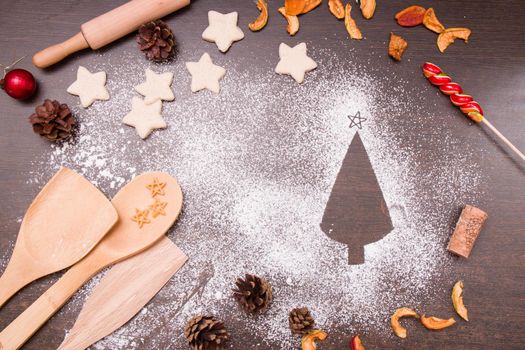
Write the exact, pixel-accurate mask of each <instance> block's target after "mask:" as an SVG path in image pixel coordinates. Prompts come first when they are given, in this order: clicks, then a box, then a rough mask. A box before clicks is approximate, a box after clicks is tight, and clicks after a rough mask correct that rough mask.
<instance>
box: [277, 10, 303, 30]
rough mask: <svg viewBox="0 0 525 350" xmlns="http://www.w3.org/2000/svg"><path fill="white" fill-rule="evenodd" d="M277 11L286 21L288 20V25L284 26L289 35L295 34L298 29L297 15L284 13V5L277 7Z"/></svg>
mask: <svg viewBox="0 0 525 350" xmlns="http://www.w3.org/2000/svg"><path fill="white" fill-rule="evenodd" d="M278 11H279V13H280V14H281V15H283V16H284V18H286V22H288V25H287V26H286V31H287V32H288V34H290V35H292V36H293V35H295V34H297V32H298V31H299V18H298V17H297V16H290V15H287V14H286V10H285V8H284V7H280V8H279V10H278Z"/></svg>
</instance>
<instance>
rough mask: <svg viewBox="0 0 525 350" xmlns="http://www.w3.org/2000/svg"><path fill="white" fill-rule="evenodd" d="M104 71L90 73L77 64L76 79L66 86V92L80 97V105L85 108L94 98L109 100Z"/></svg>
mask: <svg viewBox="0 0 525 350" xmlns="http://www.w3.org/2000/svg"><path fill="white" fill-rule="evenodd" d="M105 85H106V72H97V73H91V72H90V71H89V70H87V69H86V68H84V67H82V66H79V67H78V70H77V80H75V82H74V83H73V84H71V85H69V87H68V88H67V92H69V93H70V94H72V95H76V96H78V97H80V103H81V104H82V107H84V108H87V107H89V106H91V104H93V102H95V101H96V100H104V101H105V100H109V92H108V90H107V89H106V86H105Z"/></svg>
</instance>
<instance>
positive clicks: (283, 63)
mask: <svg viewBox="0 0 525 350" xmlns="http://www.w3.org/2000/svg"><path fill="white" fill-rule="evenodd" d="M279 57H280V58H281V60H280V61H279V63H278V64H277V67H275V72H276V73H279V74H289V75H291V76H292V77H293V78H294V79H295V81H297V82H298V83H302V82H303V81H304V75H305V74H306V72H309V71H311V70H313V69H315V68H317V63H315V61H314V60H312V59H311V58H310V57H308V56H307V55H306V44H305V43H300V44H298V45H296V46H294V47H293V48H292V47H290V46H288V45H286V44H285V43H281V45H279Z"/></svg>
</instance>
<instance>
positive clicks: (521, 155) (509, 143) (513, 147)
mask: <svg viewBox="0 0 525 350" xmlns="http://www.w3.org/2000/svg"><path fill="white" fill-rule="evenodd" d="M483 123H485V125H486V126H488V127H489V129H490V130H492V131H493V132H494V133H495V134H496V136H498V137H499V138H500V139H501V141H503V142H504V143H505V144H506V145H507V146H509V148H510V149H511V150H513V151H514V152H516V154H517V155H518V156H519V157H520V158H521V159H522V160H523V161H525V154H523V153H522V152H521V151H520V150H519V149H518V148H517V147H516V146H514V145H513V144H512V142H510V141H509V140H508V139H507V138H506V137H505V136H503V134H502V133H500V132H499V131H498V129H496V127H494V125H492V124H491V123H490V122H489V121H488V120H487V118H483Z"/></svg>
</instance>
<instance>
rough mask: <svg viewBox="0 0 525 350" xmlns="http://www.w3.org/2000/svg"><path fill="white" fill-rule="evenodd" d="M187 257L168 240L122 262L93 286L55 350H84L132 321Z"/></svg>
mask: <svg viewBox="0 0 525 350" xmlns="http://www.w3.org/2000/svg"><path fill="white" fill-rule="evenodd" d="M187 259H188V257H187V256H186V255H185V254H184V253H183V252H182V250H180V249H179V248H178V247H177V246H176V245H175V244H174V243H173V242H172V241H171V240H170V239H169V238H168V237H164V238H162V239H161V240H160V241H158V242H157V243H155V245H153V247H151V248H149V249H148V250H146V251H144V252H142V253H140V254H137V255H135V256H133V257H131V258H129V259H126V260H125V261H122V262H120V263H118V264H116V265H115V266H113V267H112V268H111V270H109V272H108V273H107V274H106V275H105V276H104V277H103V278H102V279H101V280H100V282H99V283H98V284H97V285H96V286H95V288H94V289H93V291H92V292H91V294H90V295H89V297H88V298H87V300H86V302H85V303H84V306H83V307H82V310H81V311H80V314H79V315H78V318H77V320H76V322H75V325H74V326H73V328H71V330H70V331H69V332H68V334H67V336H66V339H64V341H63V343H62V344H60V346H59V347H58V349H57V350H84V349H86V348H88V347H89V346H90V345H91V344H94V343H95V342H97V341H99V340H100V339H102V338H104V337H105V336H107V335H109V334H111V333H113V332H114V331H116V330H117V329H119V328H120V327H121V326H122V325H123V324H125V323H126V322H128V321H129V320H131V318H132V317H133V316H135V315H136V314H137V313H138V312H139V311H140V310H141V309H142V308H143V307H144V305H146V304H147V303H148V302H149V301H150V300H151V298H153V297H154V296H155V294H157V293H158V291H159V290H160V289H161V288H162V287H163V286H164V285H165V284H166V283H167V282H168V281H169V279H170V278H171V276H173V275H174V274H175V272H177V271H178V270H179V269H180V268H181V267H182V265H184V263H185V262H186V260H187Z"/></svg>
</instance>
